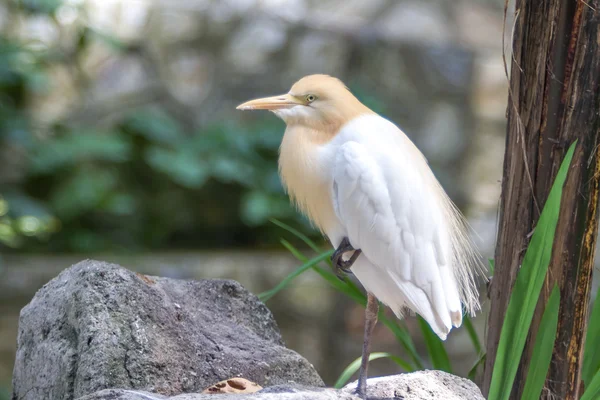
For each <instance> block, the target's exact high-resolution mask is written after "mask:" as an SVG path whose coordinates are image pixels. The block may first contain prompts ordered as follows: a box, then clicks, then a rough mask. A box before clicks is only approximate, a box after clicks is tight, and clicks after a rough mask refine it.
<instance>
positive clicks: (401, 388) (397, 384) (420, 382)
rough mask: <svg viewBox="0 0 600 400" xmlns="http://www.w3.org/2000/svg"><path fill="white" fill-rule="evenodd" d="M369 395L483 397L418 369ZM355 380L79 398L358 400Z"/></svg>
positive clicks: (372, 383)
mask: <svg viewBox="0 0 600 400" xmlns="http://www.w3.org/2000/svg"><path fill="white" fill-rule="evenodd" d="M368 384H369V386H368V390H367V391H368V396H369V399H377V400H383V399H394V400H435V399H443V400H484V398H483V396H482V395H481V392H480V391H479V388H478V387H477V386H476V385H475V384H474V383H473V382H471V381H470V380H468V379H463V378H459V377H457V376H454V375H451V374H448V373H445V372H440V371H418V372H413V373H410V374H402V375H392V376H384V377H381V378H373V379H369V381H368ZM355 387H356V382H354V383H351V384H349V385H347V386H346V387H344V388H343V389H341V390H335V389H325V388H311V387H301V386H289V385H281V386H272V387H268V388H265V389H263V390H262V391H260V392H257V393H254V394H248V395H214V394H182V395H179V396H174V397H164V396H160V395H155V394H152V393H147V392H145V393H144V392H136V391H131V390H121V389H119V390H103V391H101V392H98V393H94V394H92V395H89V396H85V397H82V398H80V399H78V400H211V399H212V400H220V399H222V400H236V399H239V400H278V399H283V400H359V397H358V396H356V395H354V394H353V390H354V389H355Z"/></svg>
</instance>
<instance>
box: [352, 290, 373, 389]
mask: <svg viewBox="0 0 600 400" xmlns="http://www.w3.org/2000/svg"><path fill="white" fill-rule="evenodd" d="M378 312H379V302H378V301H377V299H376V298H375V296H373V295H372V294H371V293H367V308H366V309H365V338H364V341H363V350H362V360H361V363H360V372H359V374H358V386H357V387H356V394H358V395H359V396H360V398H361V399H363V400H366V398H367V368H368V367H369V355H370V354H371V334H372V333H373V329H374V328H375V325H377V313H378Z"/></svg>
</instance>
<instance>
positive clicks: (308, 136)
mask: <svg viewBox="0 0 600 400" xmlns="http://www.w3.org/2000/svg"><path fill="white" fill-rule="evenodd" d="M319 135H320V134H319V132H314V131H311V130H309V129H305V128H302V127H288V128H287V129H286V132H285V135H284V137H283V140H282V142H281V147H280V152H279V173H280V175H281V180H282V182H283V185H284V187H285V188H286V190H287V192H288V194H289V196H290V198H291V199H292V200H293V201H294V202H295V203H296V204H297V205H298V207H299V208H300V210H301V211H302V212H303V213H304V214H305V215H307V216H308V218H309V219H310V220H311V222H312V223H313V224H314V225H316V226H317V227H318V228H319V229H320V230H321V231H322V232H324V233H325V232H328V231H331V229H332V228H333V226H334V225H337V224H339V222H338V219H337V216H336V214H335V211H334V209H333V202H332V197H331V196H332V191H331V188H332V184H333V172H332V162H331V160H329V159H328V157H327V156H326V154H325V151H324V148H325V144H324V143H323V142H322V141H319V140H316V139H317V138H318V137H319Z"/></svg>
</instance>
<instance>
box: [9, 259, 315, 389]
mask: <svg viewBox="0 0 600 400" xmlns="http://www.w3.org/2000/svg"><path fill="white" fill-rule="evenodd" d="M234 376H242V377H244V378H247V379H249V380H251V381H253V382H256V383H258V384H259V385H261V386H273V385H281V384H289V383H291V382H294V383H296V384H302V385H311V386H321V385H323V382H322V380H321V378H320V377H319V375H318V374H317V372H316V371H315V370H314V368H313V367H312V365H310V363H308V361H306V360H305V359H304V358H302V357H301V356H300V355H298V354H297V353H295V352H294V351H292V350H289V349H286V348H285V347H284V344H283V341H282V339H281V336H280V334H279V330H278V328H277V325H276V324H275V321H274V319H273V316H272V315H271V313H270V311H269V310H268V309H267V308H266V307H265V306H264V305H263V304H262V303H261V302H260V301H259V300H258V298H256V296H254V295H252V294H250V293H249V292H248V291H246V290H245V289H244V288H243V287H242V286H241V285H240V284H239V283H237V282H234V281H227V280H203V281H182V280H174V279H168V278H157V277H150V276H145V275H141V274H136V273H133V272H131V271H128V270H126V269H124V268H122V267H120V266H118V265H115V264H108V263H103V262H99V261H83V262H80V263H78V264H76V265H74V266H73V267H71V268H69V269H67V270H65V271H63V272H62V273H61V274H60V275H59V276H58V277H56V278H55V279H53V280H52V281H50V282H49V283H48V284H46V285H45V286H44V287H43V288H42V289H40V290H39V291H38V292H37V294H36V295H35V297H34V298H33V299H32V301H31V302H30V303H29V304H28V305H27V306H26V307H25V308H23V310H22V311H21V316H20V320H19V335H18V350H17V357H16V362H15V368H14V376H13V398H15V399H19V400H26V399H76V398H80V397H82V396H86V395H88V394H91V393H95V392H98V391H101V390H103V389H110V388H121V389H119V390H118V391H114V390H112V392H113V393H114V395H112V394H111V395H110V396H113V397H106V396H105V394H94V395H92V397H88V398H90V399H92V398H98V399H101V398H105V399H108V398H114V399H118V398H131V399H161V398H164V397H161V396H174V395H178V394H181V393H191V392H201V391H202V390H203V389H205V388H206V387H208V386H210V385H212V384H214V383H216V382H218V381H221V380H224V379H228V378H231V377H234ZM128 389H131V390H141V391H147V392H154V393H159V394H158V395H155V394H152V395H151V394H148V393H147V394H139V393H138V394H136V392H131V391H129V392H128V391H127V390H128ZM104 392H105V393H106V392H107V391H104ZM108 392H109V393H110V392H111V390H109V391H108ZM93 396H96V397H93ZM98 396H105V397H98ZM119 396H121V397H119ZM122 396H130V397H122ZM131 396H137V397H131Z"/></svg>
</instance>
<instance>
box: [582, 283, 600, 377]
mask: <svg viewBox="0 0 600 400" xmlns="http://www.w3.org/2000/svg"><path fill="white" fill-rule="evenodd" d="M598 371H600V288H598V292H597V293H596V300H595V301H594V305H593V307H592V312H591V314H590V320H589V322H588V327H587V331H586V334H585V350H584V352H583V367H582V370H581V379H582V380H583V383H584V384H585V386H586V387H587V386H588V385H589V384H590V382H591V381H592V379H593V377H594V375H596V374H597V373H598Z"/></svg>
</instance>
